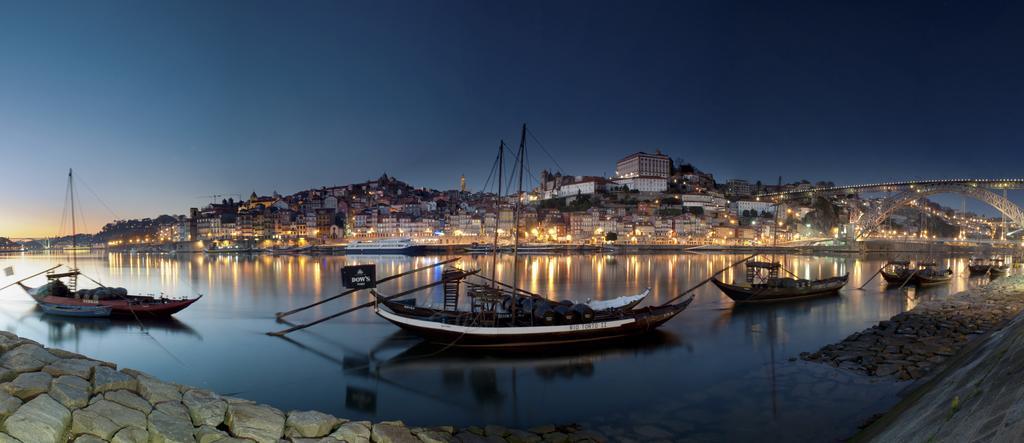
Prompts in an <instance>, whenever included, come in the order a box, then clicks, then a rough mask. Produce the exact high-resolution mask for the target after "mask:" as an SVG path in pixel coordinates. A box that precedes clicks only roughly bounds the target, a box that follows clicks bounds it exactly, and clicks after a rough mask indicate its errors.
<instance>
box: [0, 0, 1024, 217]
mask: <svg viewBox="0 0 1024 443" xmlns="http://www.w3.org/2000/svg"><path fill="white" fill-rule="evenodd" d="M826 3H828V4H826ZM896 3H899V4H896ZM1022 23H1024V6H1022V4H1021V3H1013V2H997V1H993V2H938V1H922V2H890V1H879V2H865V1H855V2H848V3H845V2H844V3H838V2H820V1H808V2H786V1H779V2H750V3H742V2H727V1H708V2H682V1H674V2H664V3H661V2H611V3H604V2H593V1H588V2H552V1H542V2H493V1H491V2H483V1H472V2H458V1H450V0H446V1H437V2H432V1H407V2H381V1H373V2H343V1H334V2H310V1H306V2H259V1H244V2H228V1H214V2H184V1H173V2H172V1H168V2H163V3H157V2H149V1H147V2H128V1H125V2H102V1H90V2H68V3H56V2H4V3H2V4H0V153H2V155H3V157H2V158H3V164H4V165H5V168H4V171H3V173H0V201H2V203H3V204H4V207H5V209H4V211H3V212H2V214H3V215H2V216H0V235H8V236H15V237H18V236H29V235H48V234H51V235H52V234H53V233H54V232H55V231H56V225H57V224H58V222H59V217H60V213H61V210H62V207H63V203H62V197H63V195H64V185H65V183H64V180H65V175H66V170H67V168H68V167H74V168H76V170H77V171H78V174H79V175H80V177H81V178H82V180H83V181H84V182H85V183H86V184H88V185H89V187H90V188H91V189H92V190H95V192H96V193H97V194H98V195H99V196H100V197H101V198H102V199H103V200H104V201H105V203H106V204H107V206H109V207H110V210H107V209H106V208H105V207H104V205H103V204H101V203H99V202H98V201H96V199H95V198H94V197H93V195H92V193H91V191H89V190H83V191H82V192H81V199H82V202H83V204H84V205H85V207H86V210H85V212H86V215H87V216H88V220H87V227H89V228H93V230H95V228H98V227H99V225H100V224H101V223H102V222H104V221H107V220H109V219H111V218H114V217H119V218H125V217H143V216H153V215H158V214H161V213H185V212H187V209H188V207H190V206H200V205H202V204H203V203H204V202H205V201H208V199H204V198H200V197H199V196H203V195H209V194H229V193H240V194H243V195H248V194H249V193H250V192H252V191H253V190H255V191H256V192H258V193H261V194H269V193H270V192H272V191H274V190H277V191H279V192H281V193H292V192H295V191H298V190H300V189H304V188H308V187H315V186H321V185H332V184H346V183H351V182H358V181H364V180H367V179H370V178H374V177H377V176H379V175H380V174H381V173H384V172H386V173H388V174H389V175H394V176H396V177H398V178H400V179H403V180H405V181H407V182H409V183H411V184H413V185H417V186H429V187H434V188H440V189H451V188H455V187H457V186H458V178H459V176H460V175H461V174H465V175H466V176H467V179H468V180H469V185H470V188H474V187H477V188H478V187H479V186H481V185H482V183H483V181H484V179H485V178H486V176H487V174H488V171H489V168H490V165H491V162H492V160H493V156H494V153H495V152H494V150H495V148H496V145H497V143H498V140H499V139H505V140H506V141H507V142H509V143H511V144H517V143H518V136H519V133H518V130H519V125H520V124H521V123H522V122H524V121H525V122H527V123H528V124H529V125H530V129H531V131H532V132H533V134H535V135H536V137H537V138H538V139H539V140H540V141H541V142H542V143H543V145H544V146H545V147H546V148H547V150H548V151H550V153H551V154H552V155H553V156H554V158H555V160H557V162H558V164H560V165H561V166H562V167H563V168H564V171H563V172H565V173H568V174H573V175H580V174H588V175H602V174H603V175H608V174H611V173H612V172H613V171H614V163H615V161H616V160H617V159H618V158H620V157H622V156H624V155H626V154H628V153H630V152H633V151H637V150H644V151H654V150H656V149H660V150H661V151H662V152H664V153H666V154H668V155H671V156H672V157H673V158H681V159H684V160H686V161H689V162H693V163H695V164H696V165H697V166H698V167H699V168H701V169H703V170H706V171H709V172H712V173H714V174H715V176H716V178H718V179H719V180H720V181H725V179H728V178H734V177H742V178H748V179H751V180H758V179H760V180H763V181H765V182H774V181H775V180H776V177H777V176H779V175H782V176H783V177H784V178H785V179H787V180H797V179H808V180H811V181H816V180H831V181H834V182H836V183H843V184H845V183H865V182H873V181H878V180H889V179H913V178H952V177H1024V170H1022V168H1021V167H1020V165H1021V163H1022V160H1024V153H1022V149H1021V147H1022V142H1024V107H1022V103H1024V50H1022V46H1021V45H1022V43H1024V26H1021V24H1022ZM528 142H530V143H533V141H532V140H528ZM533 145H534V146H536V145H535V144H533ZM531 157H532V167H533V168H534V169H536V170H539V169H541V168H544V167H550V168H554V164H553V162H551V161H550V160H548V158H547V156H546V155H544V154H543V153H542V151H539V150H536V149H535V150H534V151H533V154H532V155H531ZM1015 194H1020V193H1019V192H1018V193H1015ZM1011 197H1014V198H1015V199H1016V200H1017V201H1022V202H1024V199H1022V198H1019V196H1018V195H1011ZM954 200H955V201H956V205H957V206H959V201H960V199H959V198H955V199H954ZM972 208H976V206H975V205H972Z"/></svg>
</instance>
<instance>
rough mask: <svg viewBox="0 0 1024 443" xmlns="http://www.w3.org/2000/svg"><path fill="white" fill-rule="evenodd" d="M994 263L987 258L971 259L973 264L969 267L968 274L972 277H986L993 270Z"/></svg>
mask: <svg viewBox="0 0 1024 443" xmlns="http://www.w3.org/2000/svg"><path fill="white" fill-rule="evenodd" d="M992 266H993V265H992V261H991V260H989V259H986V258H974V259H971V263H970V264H969V265H967V272H969V273H970V275H972V276H977V275H985V274H988V272H989V271H990V270H991V269H992Z"/></svg>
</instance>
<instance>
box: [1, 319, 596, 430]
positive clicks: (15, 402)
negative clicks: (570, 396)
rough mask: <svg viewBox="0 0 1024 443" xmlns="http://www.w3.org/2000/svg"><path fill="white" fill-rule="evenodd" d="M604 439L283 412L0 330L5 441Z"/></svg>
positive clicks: (551, 427)
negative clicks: (48, 346)
mask: <svg viewBox="0 0 1024 443" xmlns="http://www.w3.org/2000/svg"><path fill="white" fill-rule="evenodd" d="M105 441H107V442H119V443H149V442H155V443H162V442H185V443H188V442H199V443H212V442H218V441H220V442H223V443H229V442H231V443H233V442H251V441H255V442H261V443H263V442H267V443H270V442H275V443H276V442H279V441H290V442H323V443H337V442H350V443H370V442H374V443H441V442H467V443H468V442H494V443H501V442H507V443H537V442H542V441H544V442H565V443H568V442H603V441H605V439H604V438H603V437H602V436H600V435H598V434H596V433H593V432H589V431H584V430H582V429H581V428H580V427H579V426H576V425H566V426H553V425H549V426H540V427H536V428H532V429H530V430H517V429H508V428H505V427H502V426H494V425H489V426H485V427H476V426H474V427H468V428H462V429H459V428H455V427H452V426H434V427H410V426H406V425H405V424H404V423H403V422H401V421H382V422H379V423H371V422H368V421H349V420H346V419H344V418H338V417H334V416H333V415H330V414H325V413H322V412H318V411H290V412H284V411H281V410H278V409H276V408H274V407H272V406H269V405H265V404H258V403H255V402H253V401H249V400H245V399H241V398H236V397H230V396H222V395H218V394H217V393H214V392H210V391H208V390H204V389H200V388H196V387H191V386H185V385H180V384H176V383H173V382H170V381H164V380H160V379H157V378H155V377H153V376H151V375H148V374H146V373H144V372H141V371H137V370H133V369H118V367H117V365H116V364H114V363H110V362H105V361H100V360H94V359H91V358H89V357H86V356H84V355H80V354H76V353H72V352H68V351H64V350H61V349H56V348H45V347H43V346H42V345H40V344H39V343H36V342H34V341H32V340H28V339H24V338H21V337H18V336H17V335H14V334H12V333H10V332H7V331H0V443H10V442H14V443H17V442H23V443H61V442H75V443H92V442H105Z"/></svg>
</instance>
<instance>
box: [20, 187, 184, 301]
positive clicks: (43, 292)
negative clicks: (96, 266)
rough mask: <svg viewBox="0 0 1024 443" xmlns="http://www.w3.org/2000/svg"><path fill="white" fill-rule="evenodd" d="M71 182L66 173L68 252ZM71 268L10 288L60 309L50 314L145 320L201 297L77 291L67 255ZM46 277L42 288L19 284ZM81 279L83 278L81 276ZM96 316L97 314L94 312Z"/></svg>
mask: <svg viewBox="0 0 1024 443" xmlns="http://www.w3.org/2000/svg"><path fill="white" fill-rule="evenodd" d="M74 183H75V182H74V179H73V177H72V171H71V170H68V188H67V189H68V195H69V196H70V198H69V199H68V200H67V201H68V202H70V204H71V211H70V213H71V226H72V228H71V248H72V249H74V248H76V247H78V245H77V243H76V241H75V238H76V237H77V235H76V234H77V233H76V232H75V228H74V226H75V211H74V204H75V187H74ZM71 260H72V261H71V266H70V269H69V270H68V271H67V272H59V273H55V272H53V271H54V270H55V269H57V268H59V267H61V266H62V265H57V266H54V267H52V268H50V269H47V270H46V271H43V272H40V273H37V274H35V275H33V276H30V277H26V278H23V279H21V280H18V281H16V282H14V283H12V285H13V284H17V285H18V286H21V288H22V289H24V290H25V292H27V293H28V295H29V296H31V297H32V298H33V299H34V300H35V301H36V303H38V304H39V305H40V306H44V308H43V309H44V311H45V309H46V308H45V306H48V305H50V306H62V307H63V308H54V312H55V313H56V312H58V311H61V312H71V311H72V308H70V307H75V309H78V310H79V311H80V312H81V313H83V314H84V313H88V312H89V309H85V308H105V309H109V311H110V312H109V314H108V315H131V316H136V315H140V314H141V315H149V316H157V317H160V316H169V315H172V314H174V313H176V312H178V311H180V310H182V309H185V308H187V307H188V306H189V305H191V304H192V303H195V302H196V301H198V300H199V299H200V298H203V296H202V295H199V296H198V297H196V298H181V299H171V298H167V297H163V296H161V297H150V296H143V295H129V294H128V290H127V289H124V288H111V287H106V286H102V285H100V287H98V288H95V289H79V288H78V276H80V275H83V274H82V272H81V271H79V269H78V259H77V257H76V254H71ZM43 273H45V274H46V279H47V280H48V281H47V282H46V284H44V285H42V286H38V287H34V288H33V287H30V286H26V285H25V284H24V283H23V282H24V281H25V280H28V279H29V278H32V277H35V276H37V275H42V274H43ZM83 276H84V275H83ZM85 277H86V278H87V279H89V280H91V281H93V282H94V283H96V284H100V283H99V282H97V281H96V280H95V279H92V278H89V277H88V276H85ZM61 279H67V281H68V282H67V283H64V282H63V281H62V280H61ZM97 312H99V311H98V310H97Z"/></svg>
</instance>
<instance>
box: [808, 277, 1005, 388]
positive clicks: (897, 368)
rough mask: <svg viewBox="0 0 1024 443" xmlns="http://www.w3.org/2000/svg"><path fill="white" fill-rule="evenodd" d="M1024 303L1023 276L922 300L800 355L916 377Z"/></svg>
mask: <svg viewBox="0 0 1024 443" xmlns="http://www.w3.org/2000/svg"><path fill="white" fill-rule="evenodd" d="M1022 309H1024V276H1014V277H1008V278H1001V279H998V280H993V281H992V282H991V283H989V284H988V285H987V286H984V287H982V288H977V289H974V290H972V291H969V292H961V293H958V294H955V295H952V296H950V297H949V298H948V299H944V300H934V301H926V302H923V303H921V304H919V305H917V306H916V307H914V308H913V309H911V310H910V311H907V312H903V313H901V314H898V315H895V316H893V317H892V318H891V319H889V320H885V321H881V322H879V323H878V324H877V325H875V326H872V327H870V328H868V329H865V330H863V331H860V332H855V333H853V334H852V335H850V336H848V337H846V338H845V339H844V340H843V341H842V342H839V343H835V344H831V345H826V346H824V347H822V348H821V349H819V350H818V351H816V352H813V353H811V352H804V353H801V354H800V358H802V359H804V360H807V361H812V362H820V363H824V364H828V365H831V366H832V367H836V368H841V369H846V370H850V371H853V372H856V373H860V374H864V375H868V376H875V377H893V378H896V379H897V380H913V379H919V378H921V377H924V376H925V375H926V374H928V373H929V372H931V371H932V370H933V369H934V368H935V367H936V366H937V365H939V364H941V363H942V362H944V361H946V359H948V358H950V357H952V356H953V355H955V354H956V353H957V351H959V350H960V349H961V348H963V347H964V346H965V345H966V344H967V342H968V341H969V340H970V339H971V338H972V337H976V336H979V335H981V334H985V333H988V332H991V331H994V330H997V329H999V328H1001V327H1003V326H1004V325H1005V324H1006V323H1007V322H1008V321H1010V320H1012V319H1013V318H1014V317H1016V316H1017V314H1019V313H1020V312H1021V310H1022Z"/></svg>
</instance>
